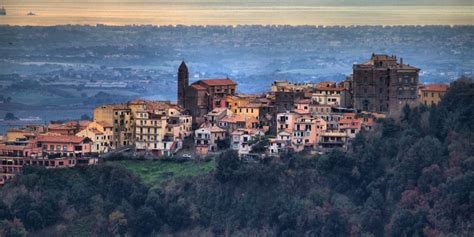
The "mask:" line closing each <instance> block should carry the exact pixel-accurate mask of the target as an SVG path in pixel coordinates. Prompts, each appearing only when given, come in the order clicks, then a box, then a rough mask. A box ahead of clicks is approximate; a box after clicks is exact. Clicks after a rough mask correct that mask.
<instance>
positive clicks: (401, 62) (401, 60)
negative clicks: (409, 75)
mask: <svg viewBox="0 0 474 237" xmlns="http://www.w3.org/2000/svg"><path fill="white" fill-rule="evenodd" d="M400 64H401V65H403V58H402V57H400Z"/></svg>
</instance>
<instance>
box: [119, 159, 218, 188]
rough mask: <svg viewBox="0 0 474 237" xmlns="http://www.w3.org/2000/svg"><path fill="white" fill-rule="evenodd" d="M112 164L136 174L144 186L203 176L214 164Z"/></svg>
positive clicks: (156, 161)
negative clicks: (180, 178) (178, 178)
mask: <svg viewBox="0 0 474 237" xmlns="http://www.w3.org/2000/svg"><path fill="white" fill-rule="evenodd" d="M113 163H116V164H120V165H123V166H124V167H125V168H127V169H128V170H130V171H131V172H133V173H135V174H137V175H138V176H139V177H140V178H141V179H142V180H143V182H144V183H145V184H147V185H151V186H153V185H155V184H161V183H163V182H165V181H167V180H169V179H171V178H176V177H190V176H196V175H200V174H205V173H209V172H211V171H213V170H214V169H215V166H216V165H215V162H214V161H209V162H191V161H190V162H183V163H175V162H169V161H160V160H144V161H141V160H121V161H113Z"/></svg>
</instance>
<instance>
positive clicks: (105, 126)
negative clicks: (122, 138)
mask: <svg viewBox="0 0 474 237" xmlns="http://www.w3.org/2000/svg"><path fill="white" fill-rule="evenodd" d="M97 124H99V125H100V126H102V127H104V128H112V127H113V125H111V124H109V123H107V122H105V121H97Z"/></svg>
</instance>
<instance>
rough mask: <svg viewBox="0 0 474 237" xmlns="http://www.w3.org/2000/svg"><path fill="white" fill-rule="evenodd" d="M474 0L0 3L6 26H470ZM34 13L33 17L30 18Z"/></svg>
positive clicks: (54, 0) (1, 19)
mask: <svg viewBox="0 0 474 237" xmlns="http://www.w3.org/2000/svg"><path fill="white" fill-rule="evenodd" d="M473 2H474V0H392V1H388V0H258V1H257V0H115V1H111V0H0V6H4V7H5V8H6V10H7V15H6V16H0V24H10V25H64V24H92V25H94V24H107V25H131V24H139V25H141V24H147V25H148V24H152V25H177V24H183V25H239V24H240V25H243V24H247V25H248V24H263V25H275V24H276V25H473V24H474V3H473ZM29 12H32V13H33V14H29V15H28V13H29Z"/></svg>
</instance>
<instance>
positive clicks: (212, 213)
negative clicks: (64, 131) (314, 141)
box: [0, 78, 474, 236]
mask: <svg viewBox="0 0 474 237" xmlns="http://www.w3.org/2000/svg"><path fill="white" fill-rule="evenodd" d="M473 136H474V83H473V81H472V80H470V79H466V78H462V79H459V80H457V81H455V82H453V83H452V84H451V87H450V89H449V91H448V92H447V94H446V95H445V96H444V97H443V100H442V102H441V103H440V104H439V105H438V106H431V107H424V106H422V107H416V108H409V107H405V108H404V109H403V111H402V112H401V114H400V116H399V117H396V118H388V119H384V120H380V121H378V123H377V126H376V128H375V129H374V130H373V131H370V132H364V133H361V134H359V135H358V136H357V137H356V138H355V139H354V140H353V144H352V148H351V150H350V151H349V152H346V153H344V152H342V151H337V150H336V151H333V152H331V153H329V154H326V155H322V156H317V157H314V156H311V155H309V154H293V153H289V154H285V155H283V156H282V157H281V158H273V159H264V160H262V161H260V162H257V163H249V162H241V161H239V160H238V159H237V158H236V154H235V153H233V152H231V151H229V152H225V153H223V154H222V155H220V156H219V157H218V158H217V166H216V169H215V170H214V171H213V172H211V173H209V174H206V175H201V176H197V177H192V178H180V179H172V180H170V181H169V182H166V183H164V184H160V185H156V186H153V187H148V186H146V185H145V184H143V182H142V181H141V180H140V179H139V178H138V177H137V176H135V175H134V174H132V173H130V172H128V171H127V170H126V169H124V168H123V167H120V166H117V165H112V164H108V163H105V164H103V165H99V166H95V167H76V168H73V169H62V170H44V169H38V168H26V169H25V171H24V174H23V175H21V176H18V177H17V178H15V179H14V180H13V181H12V182H10V183H8V184H7V185H6V186H4V187H3V188H2V189H1V190H0V192H1V197H2V199H1V201H0V219H1V220H2V221H0V236H25V235H30V236H163V235H173V236H221V235H226V236H474V218H473V213H474V156H473V155H474V137H473Z"/></svg>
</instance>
